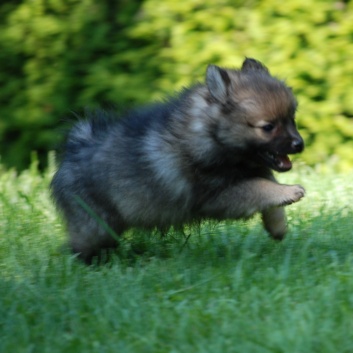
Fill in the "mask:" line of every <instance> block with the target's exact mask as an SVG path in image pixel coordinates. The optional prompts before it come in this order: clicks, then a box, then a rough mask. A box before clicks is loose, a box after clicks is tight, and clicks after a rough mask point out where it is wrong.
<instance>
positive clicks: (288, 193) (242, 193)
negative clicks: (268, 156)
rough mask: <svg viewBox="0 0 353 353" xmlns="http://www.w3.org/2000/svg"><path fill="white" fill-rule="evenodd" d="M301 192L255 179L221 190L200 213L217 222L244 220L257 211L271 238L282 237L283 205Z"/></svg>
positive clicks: (294, 198)
mask: <svg viewBox="0 0 353 353" xmlns="http://www.w3.org/2000/svg"><path fill="white" fill-rule="evenodd" d="M304 193H305V191H304V189H303V187H301V186H300V185H283V184H278V183H277V182H276V180H275V179H274V178H273V179H272V176H271V180H269V179H264V178H255V179H251V180H247V181H244V182H241V183H238V184H236V185H232V186H230V187H228V188H227V189H225V190H223V191H222V192H221V193H219V194H218V195H217V196H216V197H215V198H213V199H211V200H208V202H206V203H205V204H204V205H203V206H202V208H201V211H202V213H203V214H205V215H206V216H208V217H213V218H217V219H224V218H228V219H238V218H246V217H250V216H251V215H253V214H254V213H256V212H261V213H262V214H263V221H264V226H265V229H266V230H267V231H268V232H269V233H270V234H271V235H272V236H273V237H274V238H283V236H284V234H285V232H286V218H285V212H284V209H283V206H286V205H290V204H291V203H293V202H297V201H299V200H300V199H301V198H302V197H303V196H304Z"/></svg>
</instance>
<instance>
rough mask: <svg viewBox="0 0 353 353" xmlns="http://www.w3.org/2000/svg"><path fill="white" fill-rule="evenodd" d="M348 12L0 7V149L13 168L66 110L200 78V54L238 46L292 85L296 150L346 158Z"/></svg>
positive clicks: (265, 6) (313, 159) (165, 5)
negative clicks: (302, 145) (300, 143)
mask: <svg viewBox="0 0 353 353" xmlns="http://www.w3.org/2000/svg"><path fill="white" fill-rule="evenodd" d="M352 10H353V4H352V3H350V2H348V1H346V2H345V1H337V2H331V1H326V0H315V1H304V0H289V1H287V2H286V4H285V6H284V5H283V1H279V0H264V1H255V0H253V1H250V0H249V1H240V0H222V1H218V2H214V1H213V0H202V1H201V0H192V1H190V0H179V1H177V2H176V1H174V0H165V1H163V2H160V1H157V0H144V1H138V0H134V1H131V0H124V1H121V0H120V1H117V0H110V1H105V2H94V1H93V0H84V1H78V0H51V1H44V0H37V1H30V0H23V1H18V4H16V3H11V5H9V4H6V5H1V6H0V16H1V17H2V18H3V19H4V21H1V23H3V25H1V26H0V45H1V48H2V52H1V54H0V64H1V67H2V68H3V70H2V72H1V74H0V79H1V81H2V84H1V87H0V113H1V116H2V119H1V123H0V137H1V138H2V141H3V142H4V145H3V146H2V148H1V150H0V153H1V154H2V156H3V160H4V161H5V162H6V163H7V164H10V165H17V166H19V167H23V166H25V165H26V163H27V157H28V155H29V150H31V149H36V150H38V151H39V152H40V153H41V152H45V151H47V150H48V149H51V148H53V147H54V146H55V144H56V143H57V142H58V141H59V140H60V138H61V134H60V133H59V132H60V130H58V129H56V127H57V126H59V125H60V124H61V123H62V119H63V118H64V117H67V116H70V111H71V110H74V111H78V110H80V109H81V108H82V107H85V106H93V107H94V106H111V105H113V104H114V105H116V106H117V107H118V109H123V108H125V107H129V106H131V105H135V104H140V103H143V102H147V101H149V100H151V99H158V98H161V97H162V96H163V95H164V94H167V93H171V92H172V91H174V90H175V89H179V88H180V87H182V86H184V85H188V84H190V83H191V82H193V81H195V80H202V79H203V75H204V72H205V69H206V66H207V64H209V63H215V64H219V65H224V66H231V67H232V66H234V67H237V66H239V65H240V64H241V62H242V60H243V58H244V56H248V57H255V58H257V59H259V60H261V61H263V62H264V63H265V64H266V65H267V66H268V67H269V68H270V70H271V72H272V73H273V74H275V75H277V76H279V77H284V78H286V79H287V81H288V83H289V85H291V86H293V89H294V91H295V93H296V94H297V96H298V99H299V102H300V106H299V111H298V124H299V128H300V130H301V132H302V134H303V136H304V138H305V140H306V143H307V146H308V148H307V150H306V152H304V153H303V155H302V157H301V158H303V159H304V160H305V161H306V162H307V163H309V164H311V165H313V164H317V163H326V161H327V159H328V158H329V159H330V165H336V167H337V168H339V169H347V168H351V167H352V166H353V153H351V151H352V148H353V141H352V137H353V122H352V117H353V99H352V98H353V85H352V83H351V81H352V79H351V78H352V77H353V62H352V60H351V58H350V53H351V52H352V51H353V41H352V38H353V11H352ZM5 144H6V146H7V147H6V150H5ZM9 147H11V148H9ZM9 151H11V152H9Z"/></svg>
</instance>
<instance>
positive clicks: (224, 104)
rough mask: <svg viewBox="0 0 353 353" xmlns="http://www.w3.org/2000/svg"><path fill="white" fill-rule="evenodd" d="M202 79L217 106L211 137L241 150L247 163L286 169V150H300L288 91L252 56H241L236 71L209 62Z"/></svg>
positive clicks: (299, 137)
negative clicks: (239, 66) (204, 77)
mask: <svg viewBox="0 0 353 353" xmlns="http://www.w3.org/2000/svg"><path fill="white" fill-rule="evenodd" d="M206 83H207V87H208V91H209V93H210V96H211V99H212V101H213V103H214V104H216V105H218V106H219V114H218V119H217V121H216V122H215V125H216V128H215V131H216V132H215V133H214V138H215V140H216V142H217V143H218V144H221V145H222V146H224V147H225V148H227V149H228V150H229V151H232V150H234V153H239V152H241V154H242V155H243V156H244V157H245V158H247V159H248V160H249V162H251V163H257V164H262V165H265V166H267V167H269V168H271V169H274V170H276V171H279V172H284V171H288V170H289V169H291V168H292V163H291V161H290V159H289V158H288V154H294V153H299V152H301V151H302V150H303V149H304V142H303V139H302V137H301V136H300V135H299V133H298V131H297V129H296V126H295V120H294V119H295V111H296V107H297V102H296V99H295V97H294V95H293V93H292V90H291V89H290V88H289V87H288V86H286V85H285V83H284V82H283V81H280V80H278V79H276V78H274V77H273V76H271V75H270V73H269V71H268V69H267V68H266V67H265V66H263V65H262V64H261V63H260V62H259V61H256V60H254V59H246V60H245V61H244V63H243V66H242V68H241V69H240V70H228V69H222V68H219V67H217V66H213V65H210V66H209V67H208V69H207V76H206Z"/></svg>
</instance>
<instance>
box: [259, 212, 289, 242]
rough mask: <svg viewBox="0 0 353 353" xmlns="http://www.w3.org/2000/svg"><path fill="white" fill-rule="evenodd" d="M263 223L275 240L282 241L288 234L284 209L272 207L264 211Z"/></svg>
mask: <svg viewBox="0 0 353 353" xmlns="http://www.w3.org/2000/svg"><path fill="white" fill-rule="evenodd" d="M262 222H263V224H264V228H265V229H266V230H267V231H268V232H269V233H270V235H271V237H272V238H273V239H276V240H282V239H283V238H284V236H285V234H286V233H287V217H286V212H285V210H284V207H272V208H268V209H266V210H264V211H262Z"/></svg>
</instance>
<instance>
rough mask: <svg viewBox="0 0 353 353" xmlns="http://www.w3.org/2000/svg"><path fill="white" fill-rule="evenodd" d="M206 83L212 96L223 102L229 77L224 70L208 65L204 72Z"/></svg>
mask: <svg viewBox="0 0 353 353" xmlns="http://www.w3.org/2000/svg"><path fill="white" fill-rule="evenodd" d="M206 84H207V87H208V90H209V92H210V93H211V95H212V97H213V98H215V99H217V100H218V101H220V102H222V103H224V102H226V100H227V95H228V86H229V85H230V78H229V75H228V73H227V71H226V70H224V69H222V68H220V67H218V66H216V65H209V66H208V67H207V73H206Z"/></svg>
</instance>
